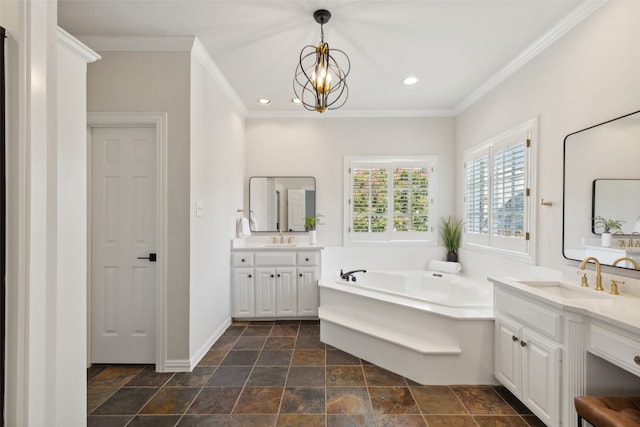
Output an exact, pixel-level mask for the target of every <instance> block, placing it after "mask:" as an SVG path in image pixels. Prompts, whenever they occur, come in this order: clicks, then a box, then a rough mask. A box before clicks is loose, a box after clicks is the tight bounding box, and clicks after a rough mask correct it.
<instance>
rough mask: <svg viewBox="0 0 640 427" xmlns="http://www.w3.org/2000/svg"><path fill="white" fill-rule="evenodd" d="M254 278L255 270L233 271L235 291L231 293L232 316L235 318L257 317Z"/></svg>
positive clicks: (239, 269)
mask: <svg viewBox="0 0 640 427" xmlns="http://www.w3.org/2000/svg"><path fill="white" fill-rule="evenodd" d="M253 276H254V274H253V268H234V269H233V291H232V293H231V298H232V304H231V307H232V308H231V315H232V316H233V317H254V316H255V305H254V277H253Z"/></svg>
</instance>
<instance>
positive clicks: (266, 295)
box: [255, 267, 276, 317]
mask: <svg viewBox="0 0 640 427" xmlns="http://www.w3.org/2000/svg"><path fill="white" fill-rule="evenodd" d="M255 272H256V273H255V274H256V287H255V289H256V316H258V317H275V315H276V269H275V268H271V267H262V268H256V269H255Z"/></svg>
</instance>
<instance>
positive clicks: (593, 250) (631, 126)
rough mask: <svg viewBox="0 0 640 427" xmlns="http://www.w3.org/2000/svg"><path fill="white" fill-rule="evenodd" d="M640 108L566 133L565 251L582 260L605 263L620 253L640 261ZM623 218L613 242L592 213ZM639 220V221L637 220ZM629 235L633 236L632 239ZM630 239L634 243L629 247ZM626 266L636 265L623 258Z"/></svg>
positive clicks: (563, 228) (623, 266) (609, 217)
mask: <svg viewBox="0 0 640 427" xmlns="http://www.w3.org/2000/svg"><path fill="white" fill-rule="evenodd" d="M639 164H640V111H635V112H633V113H630V114H626V115H624V116H622V117H617V118H615V119H612V120H608V121H606V122H604V123H600V124H597V125H594V126H590V127H588V128H586V129H582V130H579V131H577V132H573V133H570V134H569V135H567V136H566V137H565V139H564V187H563V189H564V192H563V222H562V254H563V256H564V257H565V258H567V259H571V260H576V261H581V260H583V259H584V258H585V257H587V256H595V257H596V258H598V260H599V261H600V262H601V264H603V265H612V264H613V261H614V260H616V259H617V258H620V257H625V256H627V257H631V258H633V259H635V260H636V261H638V262H640V245H639V246H638V247H635V244H636V242H637V241H638V240H640V235H638V234H632V233H633V232H634V231H638V230H636V229H635V228H636V222H637V219H638V216H639V215H640V192H639V191H640V167H638V165H639ZM596 216H601V217H604V218H606V219H610V220H616V221H621V222H622V230H621V233H619V234H614V235H613V239H612V242H611V244H610V246H603V245H602V240H601V238H600V234H601V233H602V229H601V228H598V227H594V222H593V218H594V217H596ZM639 225H640V224H639ZM630 240H631V242H630ZM629 243H632V245H631V246H632V247H629ZM617 266H618V267H622V268H633V267H632V266H631V264H629V263H627V262H622V263H619V264H618V265H617Z"/></svg>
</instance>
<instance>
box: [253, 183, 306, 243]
mask: <svg viewBox="0 0 640 427" xmlns="http://www.w3.org/2000/svg"><path fill="white" fill-rule="evenodd" d="M249 210H250V211H251V212H253V221H252V224H251V231H271V232H277V231H280V230H284V231H305V228H304V220H305V218H306V217H308V216H315V215H316V180H315V178H314V177H311V176H253V177H251V178H249Z"/></svg>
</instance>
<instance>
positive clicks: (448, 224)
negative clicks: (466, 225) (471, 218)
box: [440, 215, 463, 262]
mask: <svg viewBox="0 0 640 427" xmlns="http://www.w3.org/2000/svg"><path fill="white" fill-rule="evenodd" d="M462 225H463V221H462V219H460V218H458V217H456V216H452V215H450V216H448V217H447V218H442V226H441V227H440V236H441V237H442V241H443V243H444V246H445V247H446V248H447V261H450V262H457V261H458V253H457V250H458V248H459V247H460V237H462Z"/></svg>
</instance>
